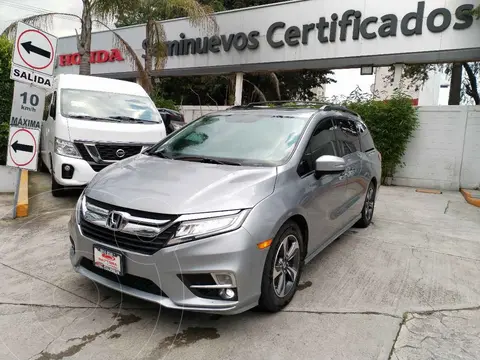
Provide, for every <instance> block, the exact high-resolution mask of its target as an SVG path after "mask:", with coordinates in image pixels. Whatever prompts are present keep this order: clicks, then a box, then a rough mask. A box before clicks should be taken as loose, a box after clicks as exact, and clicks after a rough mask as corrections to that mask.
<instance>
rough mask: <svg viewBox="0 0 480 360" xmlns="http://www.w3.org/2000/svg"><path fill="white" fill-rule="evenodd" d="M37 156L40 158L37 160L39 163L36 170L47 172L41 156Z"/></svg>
mask: <svg viewBox="0 0 480 360" xmlns="http://www.w3.org/2000/svg"><path fill="white" fill-rule="evenodd" d="M39 158H40V159H39V161H38V162H39V164H38V170H39V171H40V172H42V173H48V172H49V171H48V167H47V165H45V163H44V162H43V159H42V157H41V156H40V157H39Z"/></svg>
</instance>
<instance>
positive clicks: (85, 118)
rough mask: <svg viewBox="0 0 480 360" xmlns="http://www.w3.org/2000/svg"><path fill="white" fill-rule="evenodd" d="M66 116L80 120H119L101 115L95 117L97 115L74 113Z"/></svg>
mask: <svg viewBox="0 0 480 360" xmlns="http://www.w3.org/2000/svg"><path fill="white" fill-rule="evenodd" d="M66 117H68V118H71V119H82V120H106V121H114V122H119V121H118V120H115V119H110V118H102V117H97V116H91V115H75V114H72V115H70V114H67V115H66Z"/></svg>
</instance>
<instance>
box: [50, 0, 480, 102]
mask: <svg viewBox="0 0 480 360" xmlns="http://www.w3.org/2000/svg"><path fill="white" fill-rule="evenodd" d="M476 5H478V2H477V1H472V0H429V1H428V2H427V1H416V0H415V1H413V0H405V1H401V2H391V1H383V0H366V1H363V2H359V1H355V0H345V1H343V2H334V1H327V0H305V1H289V2H283V3H277V4H271V5H265V6H258V7H251V8H246V9H239V10H233V11H225V12H220V13H217V14H216V15H215V19H216V22H217V24H218V29H217V31H208V30H207V29H204V28H197V27H193V26H192V25H191V24H190V23H189V21H188V19H175V20H167V21H163V22H162V24H163V27H164V30H165V34H166V39H167V47H168V58H167V62H166V64H165V67H164V69H163V70H161V71H156V72H154V75H155V76H185V75H214V74H227V73H236V74H237V89H236V90H237V91H236V94H237V101H238V95H239V94H241V90H242V83H243V81H241V79H242V74H243V73H245V72H258V71H286V70H297V69H343V68H359V67H362V66H364V67H381V66H388V65H392V64H399V65H397V69H401V65H400V64H410V63H446V62H455V61H475V60H477V61H478V60H479V59H480V36H479V34H480V21H475V19H474V18H473V17H472V16H471V15H469V13H468V11H469V10H471V9H473V8H474V6H476ZM115 31H116V32H118V34H119V35H120V36H121V37H122V38H123V39H125V40H126V41H127V42H128V43H129V45H130V46H131V47H132V48H133V49H134V50H135V52H136V53H137V55H138V56H142V55H143V54H144V52H145V49H144V47H145V41H144V39H145V25H138V26H131V27H125V28H119V29H117V30H115ZM57 54H58V57H57V59H56V73H57V74H58V73H78V71H79V66H78V65H79V63H80V56H79V55H78V53H77V43H76V38H75V36H70V37H64V38H60V39H59V40H58V45H57ZM90 62H91V74H92V75H97V76H107V77H113V78H119V79H132V80H133V79H135V78H136V71H135V66H134V64H133V63H132V62H131V61H129V60H128V57H127V56H126V55H125V54H124V53H122V51H121V50H120V49H119V47H118V46H117V43H116V41H115V36H114V35H113V34H112V33H111V32H110V31H101V32H96V33H94V34H93V36H92V53H91V56H90ZM400 74H401V72H400V71H398V72H397V74H396V76H395V82H399V81H400V76H399V75H400Z"/></svg>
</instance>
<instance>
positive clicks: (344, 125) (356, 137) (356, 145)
mask: <svg viewBox="0 0 480 360" xmlns="http://www.w3.org/2000/svg"><path fill="white" fill-rule="evenodd" d="M335 128H336V130H335V134H336V137H337V140H338V142H339V143H340V147H341V148H342V152H343V156H345V155H348V154H351V153H353V152H356V151H362V150H361V147H360V133H359V129H358V126H357V123H356V122H355V121H354V120H352V119H348V118H344V117H338V118H336V119H335Z"/></svg>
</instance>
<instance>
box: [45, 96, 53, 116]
mask: <svg viewBox="0 0 480 360" xmlns="http://www.w3.org/2000/svg"><path fill="white" fill-rule="evenodd" d="M52 96H53V93H52V94H48V95H47V96H45V107H44V108H43V120H44V121H47V119H48V112H49V110H50V103H51V102H52Z"/></svg>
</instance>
